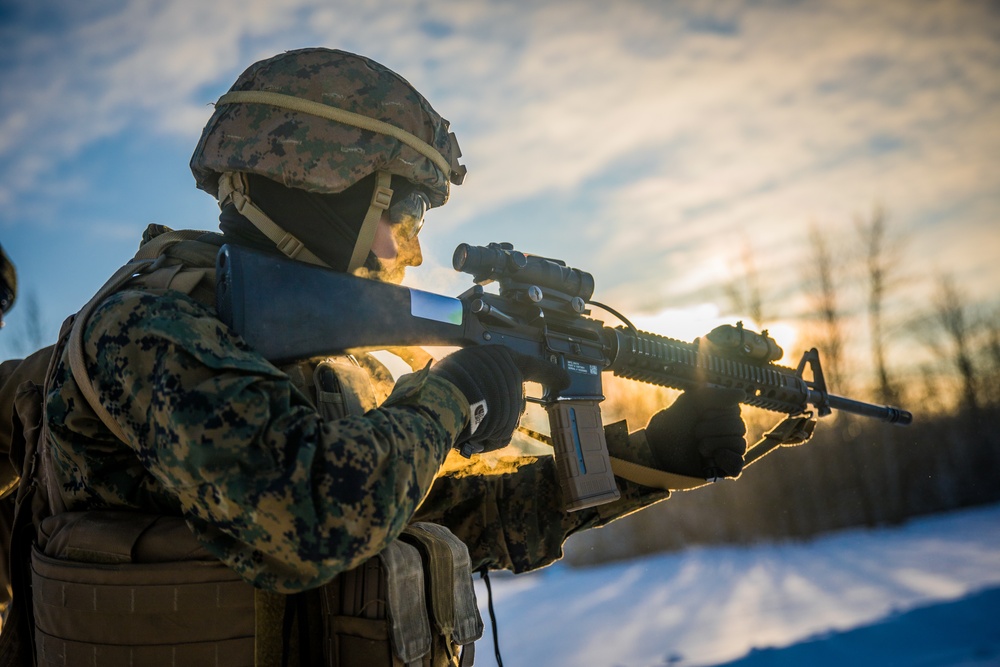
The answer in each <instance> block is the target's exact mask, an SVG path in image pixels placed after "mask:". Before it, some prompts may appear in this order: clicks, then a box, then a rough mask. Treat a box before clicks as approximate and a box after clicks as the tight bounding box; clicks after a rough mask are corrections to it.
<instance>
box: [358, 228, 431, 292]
mask: <svg viewBox="0 0 1000 667" xmlns="http://www.w3.org/2000/svg"><path fill="white" fill-rule="evenodd" d="M392 217H393V216H392V215H391V211H390V212H388V213H386V214H385V215H383V216H382V218H381V219H380V220H379V221H378V227H376V228H375V240H374V241H373V242H372V250H371V252H370V253H369V254H368V261H366V262H365V263H364V265H363V266H361V267H359V268H358V269H357V270H355V271H354V275H356V276H360V277H362V278H368V279H371V280H379V281H381V282H386V283H394V284H396V285H398V284H399V283H401V282H403V277H404V275H405V274H406V268H407V267H408V266H420V265H421V264H422V263H423V261H424V257H423V254H422V253H421V251H420V241H419V240H418V239H417V235H416V231H419V227H417V228H416V229H415V230H414V228H413V227H412V226H407V225H406V224H404V223H403V222H402V221H397V222H393V220H392Z"/></svg>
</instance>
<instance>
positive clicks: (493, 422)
mask: <svg viewBox="0 0 1000 667" xmlns="http://www.w3.org/2000/svg"><path fill="white" fill-rule="evenodd" d="M430 372H431V373H433V374H434V375H437V376H438V377H441V378H443V379H445V380H447V381H448V382H451V383H452V384H453V385H455V386H456V387H458V389H459V391H461V392H462V393H463V394H465V398H466V399H467V400H468V401H469V406H470V407H471V408H472V422H471V423H470V424H469V427H468V428H467V429H466V430H465V431H464V432H463V433H462V435H461V436H459V439H458V442H457V443H456V444H455V447H456V448H457V449H458V450H459V451H460V452H461V453H462V456H465V457H469V456H471V455H473V454H476V453H479V452H488V451H491V450H494V449H500V448H501V447H505V446H506V445H507V443H509V442H510V438H511V436H512V435H513V434H514V429H515V428H517V422H518V421H519V420H520V419H521V414H522V413H523V412H524V408H525V401H524V382H525V381H526V380H532V381H535V382H541V383H542V384H544V385H545V386H547V387H552V388H555V389H561V388H563V387H565V386H566V385H568V384H569V376H568V375H567V373H566V371H564V370H563V369H561V368H559V367H558V366H554V365H552V364H550V363H548V362H546V361H543V360H541V359H536V358H534V357H528V356H525V355H523V354H519V353H517V352H514V351H512V350H510V349H508V348H506V347H503V346H500V345H484V346H481V347H466V348H462V349H461V350H458V351H457V352H453V353H452V354H449V355H448V356H447V357H445V358H444V359H441V360H440V361H439V362H437V363H436V364H434V365H433V366H431V371H430Z"/></svg>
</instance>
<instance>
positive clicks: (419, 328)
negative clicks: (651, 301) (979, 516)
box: [216, 243, 912, 510]
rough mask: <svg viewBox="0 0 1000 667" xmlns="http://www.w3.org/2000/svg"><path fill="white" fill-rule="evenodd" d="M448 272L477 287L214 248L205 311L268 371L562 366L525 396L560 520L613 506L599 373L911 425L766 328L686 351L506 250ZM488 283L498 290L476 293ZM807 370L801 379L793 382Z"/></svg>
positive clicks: (559, 269) (582, 278) (730, 330)
mask: <svg viewBox="0 0 1000 667" xmlns="http://www.w3.org/2000/svg"><path fill="white" fill-rule="evenodd" d="M453 264H454V267H455V269H456V270H458V271H463V272H465V273H469V274H471V275H472V276H473V280H474V281H475V283H476V284H475V285H474V286H473V287H472V288H470V289H469V290H467V291H466V292H465V293H463V294H462V295H461V296H459V297H458V298H452V297H446V296H441V295H438V294H432V293H430V292H424V291H421V290H416V289H411V288H406V287H401V286H398V285H391V284H387V283H382V282H377V281H373V280H366V279H363V278H358V277H355V276H352V275H349V274H345V273H340V272H336V271H330V270H326V269H323V268H319V267H315V266H310V265H307V264H304V263H302V262H296V261H292V260H288V259H285V258H284V257H280V256H276V255H273V254H265V253H261V252H257V251H253V250H249V249H247V248H243V247H240V246H235V245H226V246H223V248H222V249H221V251H220V252H219V257H218V265H217V286H216V289H217V295H216V298H217V308H218V313H219V317H220V319H221V320H222V321H223V322H225V323H226V324H227V325H229V326H230V327H231V328H232V329H233V330H235V331H236V332H237V333H239V334H240V335H241V336H242V337H243V338H244V339H245V340H246V342H247V343H249V344H250V345H251V346H252V347H254V348H255V349H256V350H257V351H258V352H259V353H260V354H262V355H263V356H264V357H265V358H267V359H269V360H271V361H273V362H275V363H281V362H283V361H290V360H293V359H303V358H307V357H314V356H320V355H332V354H337V353H341V352H343V351H345V350H348V349H351V348H357V347H366V348H378V347H383V346H407V345H432V346H433V345H447V346H467V345H506V346H507V347H509V348H511V349H513V350H516V351H517V352H520V353H522V354H527V355H531V356H534V357H538V358H541V359H547V360H549V361H550V362H551V363H553V364H557V365H559V366H561V367H562V368H564V369H566V370H567V371H568V373H569V377H570V379H571V381H570V385H569V387H567V388H565V389H561V390H559V391H553V390H552V389H550V388H545V392H544V394H543V395H542V397H541V399H535V400H537V401H538V402H539V403H541V404H542V405H543V406H544V407H545V410H546V412H547V413H548V416H549V425H550V427H551V434H552V444H553V447H554V449H555V457H556V464H557V466H556V467H557V470H558V475H559V481H560V484H561V485H562V489H563V493H564V496H565V498H566V500H567V509H570V510H578V509H583V508H584V507H591V506H593V505H599V504H602V503H605V502H610V501H612V500H615V499H617V498H618V489H617V486H616V484H615V481H614V475H613V473H612V472H611V465H610V462H609V457H608V451H607V444H606V442H605V439H604V428H603V424H602V422H601V408H600V403H601V401H603V400H604V394H603V390H602V382H601V373H602V372H604V371H611V372H612V373H614V374H615V375H618V376H621V377H625V378H630V379H633V380H639V381H642V382H649V383H651V384H655V385H660V386H664V387H672V388H674V389H681V390H690V389H694V388H696V387H699V386H705V385H714V386H720V387H735V388H739V389H742V390H743V391H744V392H745V393H746V400H745V401H744V402H745V403H746V404H747V405H753V406H757V407H760V408H765V409H767V410H773V411H776V412H781V413H785V414H788V415H801V414H803V413H806V412H807V411H808V410H809V406H813V407H814V408H815V413H816V415H817V416H824V415H827V414H830V412H831V410H833V409H836V410H842V411H846V412H851V413H855V414H859V415H864V416H866V417H872V418H875V419H880V420H882V421H886V422H891V423H895V424H901V425H905V424H909V423H910V422H911V420H912V416H911V415H910V413H909V412H906V411H904V410H900V409H898V408H893V407H888V406H879V405H872V404H870V403H862V402H860V401H855V400H852V399H849V398H843V397H840V396H835V395H833V394H831V393H829V392H828V391H827V389H826V383H825V381H824V378H823V372H822V368H821V366H820V363H819V354H818V352H817V351H816V350H815V349H812V350H810V351H809V352H807V353H806V354H805V355H804V356H803V357H802V361H801V362H800V363H799V366H798V368H795V369H792V368H787V367H784V366H779V365H777V364H775V363H774V362H775V361H777V360H778V359H780V358H781V356H782V351H781V349H780V348H779V347H778V346H777V344H776V343H775V342H774V340H772V339H771V338H770V337H768V336H767V334H766V332H765V333H764V334H756V333H754V332H751V331H749V330H746V329H744V328H743V327H742V325H739V326H735V327H731V326H723V327H719V328H717V329H715V330H714V331H712V332H711V333H710V334H708V335H707V336H705V337H704V338H701V339H698V340H695V341H694V342H693V343H686V342H683V341H679V340H674V339H672V338H666V337H664V336H658V335H656V334H652V333H646V332H643V331H638V330H636V328H635V327H633V326H631V324H627V325H626V326H618V327H615V328H611V327H606V326H604V324H603V323H602V322H601V321H599V320H596V319H592V318H591V317H589V315H590V311H589V310H588V309H587V306H588V305H593V306H595V307H598V308H602V309H604V310H607V311H609V312H611V313H613V314H614V315H615V316H616V317H618V318H619V319H621V320H622V321H623V322H628V320H626V319H625V318H624V317H622V316H621V315H619V314H618V313H617V312H615V311H614V310H612V309H611V308H608V307H607V306H604V305H602V304H599V303H597V302H595V301H591V300H590V297H591V296H592V295H593V293H594V279H593V277H592V276H591V275H590V274H589V273H586V272H584V271H580V270H578V269H573V268H570V267H567V266H566V265H565V263H563V262H561V261H559V260H554V259H547V258H544V257H537V256H533V255H526V254H523V253H521V252H518V251H516V250H514V249H513V247H512V246H511V245H510V244H505V243H500V244H497V243H491V244H490V245H489V246H485V247H484V246H471V245H468V244H462V245H460V246H458V248H457V249H456V250H455V255H454V258H453ZM493 281H496V282H498V283H499V286H500V290H499V294H494V293H490V292H486V291H485V290H484V289H483V285H486V284H488V283H490V282H493ZM807 366H808V367H809V368H810V370H811V374H812V379H811V380H807V379H805V377H804V376H803V373H804V370H805V368H806V367H807ZM713 475H714V473H713V472H712V471H709V472H708V473H707V475H706V476H707V477H711V476H713Z"/></svg>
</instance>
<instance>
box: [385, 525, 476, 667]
mask: <svg viewBox="0 0 1000 667" xmlns="http://www.w3.org/2000/svg"><path fill="white" fill-rule="evenodd" d="M401 539H402V540H403V541H405V542H408V543H410V544H413V545H414V546H415V547H416V548H417V550H418V551H420V554H421V557H422V558H423V560H424V567H425V570H426V577H425V582H426V595H427V598H428V601H429V603H430V606H429V608H430V611H431V622H432V623H433V625H434V636H435V638H436V645H435V649H434V651H433V653H434V656H435V657H434V661H433V663H432V664H433V667H438V666H439V665H461V667H466V666H468V665H472V664H473V662H474V660H475V642H476V640H477V639H479V638H480V637H482V636H483V620H482V617H481V616H480V615H479V606H478V604H477V603H476V593H475V589H474V587H473V584H472V564H471V559H470V557H469V549H468V547H466V546H465V544H464V543H463V542H462V541H461V540H459V539H458V538H457V537H455V535H454V534H453V533H452V532H451V531H450V530H448V529H447V528H445V527H444V526H440V525H437V524H433V523H426V522H416V523H413V524H411V525H410V526H408V527H407V528H406V530H404V531H403V535H402V537H401ZM459 656H460V657H459Z"/></svg>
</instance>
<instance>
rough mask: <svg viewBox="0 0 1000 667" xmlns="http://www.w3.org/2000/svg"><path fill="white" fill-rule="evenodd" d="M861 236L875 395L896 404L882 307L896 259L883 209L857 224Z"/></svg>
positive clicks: (877, 207) (873, 211) (886, 401)
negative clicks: (887, 236)
mask: <svg viewBox="0 0 1000 667" xmlns="http://www.w3.org/2000/svg"><path fill="white" fill-rule="evenodd" d="M855 226H856V228H857V231H858V235H859V237H860V239H861V242H862V244H863V245H864V248H865V261H866V268H867V273H868V330H869V337H870V339H871V348H872V363H873V364H874V366H875V394H876V396H877V398H878V400H880V401H882V402H884V403H895V402H896V401H897V400H898V399H899V391H898V389H897V388H896V386H895V383H894V382H893V381H892V379H891V378H890V377H889V370H888V367H887V365H886V360H885V323H884V319H883V305H884V304H885V295H886V289H887V287H888V284H889V277H890V273H891V271H892V270H893V268H894V266H895V264H896V256H895V255H893V254H892V252H891V251H890V249H889V248H887V247H886V242H887V239H886V214H885V210H884V209H883V208H882V207H881V206H876V207H875V208H874V209H873V210H872V214H871V217H869V218H868V219H861V218H858V219H857V220H856V221H855Z"/></svg>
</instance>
